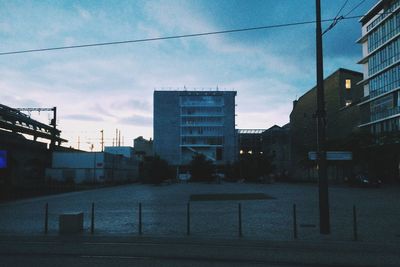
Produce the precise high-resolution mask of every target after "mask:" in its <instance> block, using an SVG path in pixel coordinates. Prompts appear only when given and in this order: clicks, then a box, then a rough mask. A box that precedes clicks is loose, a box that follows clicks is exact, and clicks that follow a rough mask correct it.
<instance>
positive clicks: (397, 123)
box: [371, 117, 400, 134]
mask: <svg viewBox="0 0 400 267" xmlns="http://www.w3.org/2000/svg"><path fill="white" fill-rule="evenodd" d="M399 130H400V118H399V117H397V118H393V119H390V120H386V121H382V122H379V123H375V124H373V125H372V126H371V133H372V134H381V133H384V132H392V131H399Z"/></svg>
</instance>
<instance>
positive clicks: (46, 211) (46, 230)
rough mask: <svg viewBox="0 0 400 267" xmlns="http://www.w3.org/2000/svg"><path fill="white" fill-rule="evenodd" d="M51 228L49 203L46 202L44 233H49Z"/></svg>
mask: <svg viewBox="0 0 400 267" xmlns="http://www.w3.org/2000/svg"><path fill="white" fill-rule="evenodd" d="M48 230H49V203H46V205H45V208H44V233H45V234H47V232H48Z"/></svg>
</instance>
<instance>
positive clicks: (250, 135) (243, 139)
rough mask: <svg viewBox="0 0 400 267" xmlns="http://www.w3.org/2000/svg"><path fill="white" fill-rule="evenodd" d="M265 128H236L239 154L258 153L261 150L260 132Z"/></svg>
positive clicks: (261, 139)
mask: <svg viewBox="0 0 400 267" xmlns="http://www.w3.org/2000/svg"><path fill="white" fill-rule="evenodd" d="M264 131H265V129H238V130H237V134H238V139H239V140H238V141H239V154H241V155H242V154H260V153H262V151H263V138H262V133H263V132H264Z"/></svg>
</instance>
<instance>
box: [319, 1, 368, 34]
mask: <svg viewBox="0 0 400 267" xmlns="http://www.w3.org/2000/svg"><path fill="white" fill-rule="evenodd" d="M348 1H349V0H346V2H344V4H343V5H342V7H341V8H340V9H339V11H338V13H337V14H336V16H335V18H334V19H333V22H332V24H331V25H329V27H328V28H326V30H325V31H324V32H323V33H322V35H324V34H325V33H327V32H329V31H330V30H332V29H333V28H334V27H335V26H336V24H338V23H339V21H341V20H342V19H345V18H346V17H347V16H348V15H350V14H351V13H352V12H353V11H354V10H356V9H357V8H358V7H359V6H361V5H362V4H363V3H364V2H365V0H361V1H360V2H359V3H358V4H357V5H355V6H354V7H353V8H352V9H351V10H350V11H349V12H347V13H346V15H344V16H339V15H340V12H342V10H343V8H344V7H345V6H346V4H347V2H348Z"/></svg>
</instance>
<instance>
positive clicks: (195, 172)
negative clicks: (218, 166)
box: [190, 153, 215, 182]
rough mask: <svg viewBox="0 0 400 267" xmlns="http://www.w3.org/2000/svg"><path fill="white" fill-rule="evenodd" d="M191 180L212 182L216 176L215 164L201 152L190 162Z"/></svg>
mask: <svg viewBox="0 0 400 267" xmlns="http://www.w3.org/2000/svg"><path fill="white" fill-rule="evenodd" d="M190 174H191V180H193V181H195V182H201V181H204V182H211V181H212V180H214V178H215V165H214V163H213V162H212V161H211V160H208V159H206V156H204V155H203V154H201V153H198V154H196V155H194V156H193V159H192V161H191V162H190Z"/></svg>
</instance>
